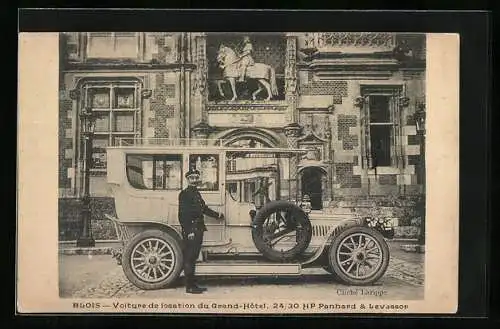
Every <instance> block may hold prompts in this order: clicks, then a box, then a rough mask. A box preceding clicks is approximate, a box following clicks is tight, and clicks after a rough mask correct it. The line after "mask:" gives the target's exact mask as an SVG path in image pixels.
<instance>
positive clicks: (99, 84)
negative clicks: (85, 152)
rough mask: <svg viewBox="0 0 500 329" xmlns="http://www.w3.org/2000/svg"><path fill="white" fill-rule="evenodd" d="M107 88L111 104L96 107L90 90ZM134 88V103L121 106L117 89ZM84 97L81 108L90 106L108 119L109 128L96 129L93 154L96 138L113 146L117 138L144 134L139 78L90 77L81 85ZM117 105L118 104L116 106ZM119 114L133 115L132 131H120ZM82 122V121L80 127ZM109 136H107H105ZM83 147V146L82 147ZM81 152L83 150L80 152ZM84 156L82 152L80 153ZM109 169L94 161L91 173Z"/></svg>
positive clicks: (81, 99) (95, 112) (93, 110)
mask: <svg viewBox="0 0 500 329" xmlns="http://www.w3.org/2000/svg"><path fill="white" fill-rule="evenodd" d="M99 88H103V89H104V88H107V89H108V93H109V94H108V97H109V106H108V107H106V108H99V107H94V106H93V104H92V95H91V92H89V90H92V89H99ZM128 88H130V89H134V91H133V95H134V103H133V106H132V107H130V108H120V107H118V104H115V103H117V102H118V99H117V97H116V96H117V94H116V90H119V89H128ZM80 90H81V95H82V97H81V98H80V100H79V108H80V110H83V109H84V108H86V107H88V108H90V109H91V111H92V113H93V114H94V115H95V116H96V118H97V116H98V115H99V116H100V117H104V118H106V119H107V121H108V122H107V130H103V131H97V130H94V133H93V140H92V155H94V154H95V153H102V152H95V151H94V149H95V148H96V147H95V146H94V145H95V142H96V140H105V141H106V145H107V146H112V145H115V144H116V139H117V138H140V137H141V136H142V112H143V111H142V105H143V104H142V97H141V90H142V83H141V81H140V80H138V79H134V78H130V79H95V80H94V79H89V80H86V81H84V82H83V83H82V84H81V86H80ZM115 105H116V106H115ZM119 115H130V116H132V126H133V129H132V130H131V131H119V130H117V129H116V120H117V117H118V116H119ZM81 124H82V122H81V121H80V129H81V128H82V126H81ZM105 137H107V138H105ZM82 149H83V148H82ZM80 153H81V152H80ZM80 156H82V154H80ZM106 170H107V163H106V165H105V166H103V167H99V168H95V167H94V163H92V164H91V167H90V171H91V173H93V174H95V175H97V174H98V173H101V174H102V173H105V172H106Z"/></svg>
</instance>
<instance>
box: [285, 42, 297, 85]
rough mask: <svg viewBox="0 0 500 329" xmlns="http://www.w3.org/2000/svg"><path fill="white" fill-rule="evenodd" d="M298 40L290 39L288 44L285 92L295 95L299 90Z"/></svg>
mask: <svg viewBox="0 0 500 329" xmlns="http://www.w3.org/2000/svg"><path fill="white" fill-rule="evenodd" d="M296 62H297V38H296V37H288V38H287V43H286V67H285V90H286V93H287V94H295V92H296V90H297V68H296V64H297V63H296Z"/></svg>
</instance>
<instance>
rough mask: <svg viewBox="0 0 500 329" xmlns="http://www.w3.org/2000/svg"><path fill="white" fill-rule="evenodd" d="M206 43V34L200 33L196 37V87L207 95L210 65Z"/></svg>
mask: <svg viewBox="0 0 500 329" xmlns="http://www.w3.org/2000/svg"><path fill="white" fill-rule="evenodd" d="M206 43H207V41H206V37H205V36H204V35H199V36H197V37H196V64H197V67H198V70H197V71H198V74H197V77H196V88H197V89H198V91H199V92H200V93H201V94H202V95H205V93H206V91H207V74H208V65H207V52H206Z"/></svg>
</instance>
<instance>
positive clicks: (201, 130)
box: [192, 122, 213, 139]
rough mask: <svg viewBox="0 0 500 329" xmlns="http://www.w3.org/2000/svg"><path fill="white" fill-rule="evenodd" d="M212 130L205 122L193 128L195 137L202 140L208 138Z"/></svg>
mask: <svg viewBox="0 0 500 329" xmlns="http://www.w3.org/2000/svg"><path fill="white" fill-rule="evenodd" d="M212 130H213V128H212V127H211V126H210V125H208V124H207V123H205V122H200V123H198V124H196V125H195V126H194V127H193V128H192V131H193V134H194V137H195V138H200V139H204V138H207V137H208V135H209V134H210V133H211V132H212Z"/></svg>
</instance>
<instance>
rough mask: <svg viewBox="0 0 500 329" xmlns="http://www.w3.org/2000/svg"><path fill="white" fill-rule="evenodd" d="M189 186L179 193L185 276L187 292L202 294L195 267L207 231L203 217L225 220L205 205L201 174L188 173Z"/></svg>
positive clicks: (193, 170)
mask: <svg viewBox="0 0 500 329" xmlns="http://www.w3.org/2000/svg"><path fill="white" fill-rule="evenodd" d="M185 176H186V178H187V180H188V183H189V186H188V187H186V188H185V189H184V190H182V191H181V192H180V193H179V222H180V224H181V226H182V237H183V240H184V276H185V278H186V292H187V293H191V294H200V293H202V292H204V291H206V290H207V289H206V288H202V287H199V286H198V285H197V284H196V279H195V265H196V260H197V259H198V255H199V254H200V250H201V244H202V242H203V234H204V232H205V231H206V230H207V228H206V226H205V222H204V220H203V215H207V216H210V217H214V218H219V219H221V220H222V219H224V215H223V214H222V213H218V212H216V211H213V210H211V209H210V208H208V207H207V205H206V204H205V201H204V200H203V198H202V197H201V194H200V192H199V191H198V188H197V186H198V184H199V183H200V172H199V171H198V170H196V169H191V170H189V171H188V172H187V173H186V175H185Z"/></svg>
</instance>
